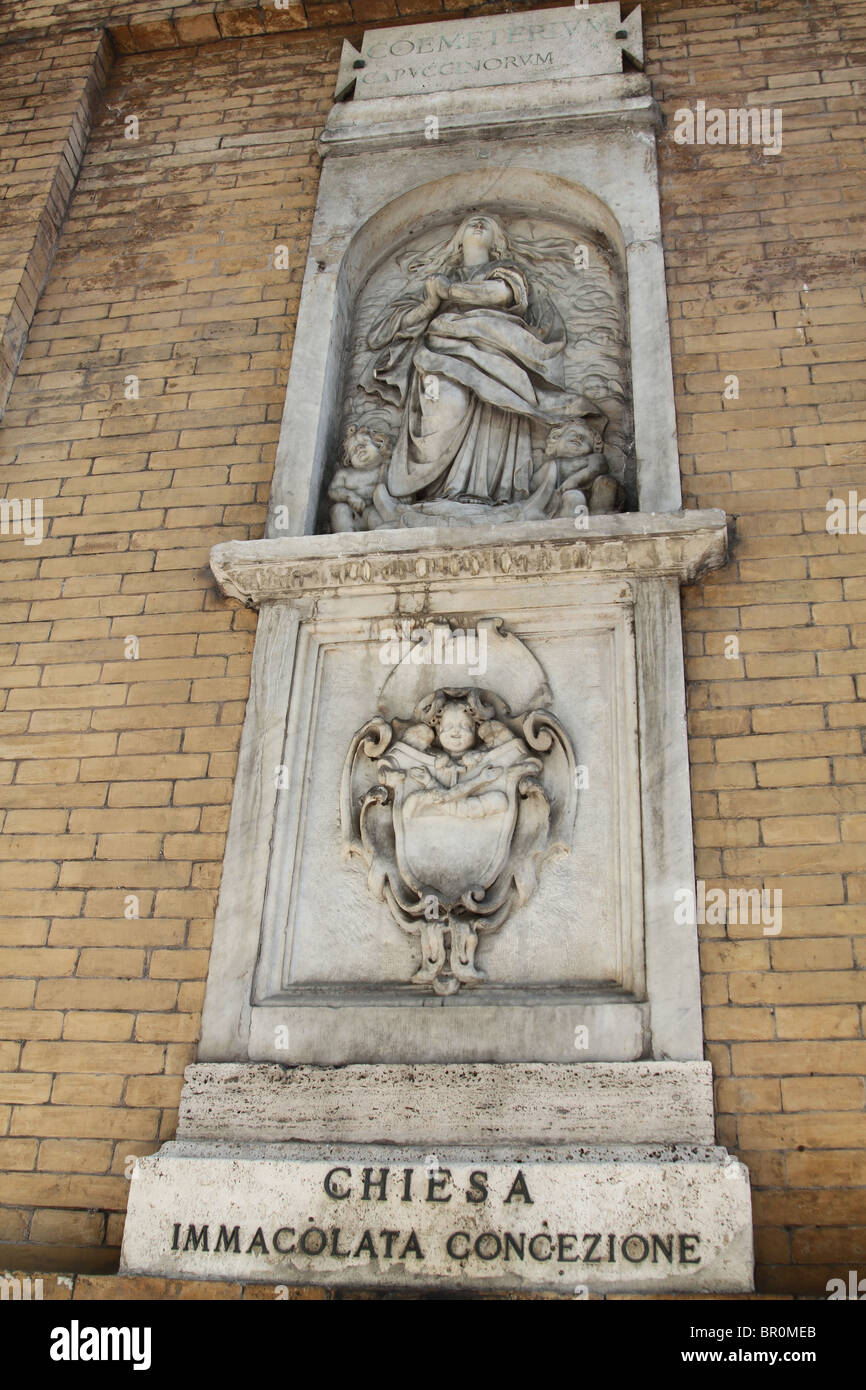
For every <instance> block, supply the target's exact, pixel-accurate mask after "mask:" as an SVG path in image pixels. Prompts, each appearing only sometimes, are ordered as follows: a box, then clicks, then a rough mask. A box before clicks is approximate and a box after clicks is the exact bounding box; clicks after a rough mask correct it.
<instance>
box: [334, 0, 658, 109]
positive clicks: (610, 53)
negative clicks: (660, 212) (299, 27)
mask: <svg viewBox="0 0 866 1390" xmlns="http://www.w3.org/2000/svg"><path fill="white" fill-rule="evenodd" d="M622 53H625V54H627V55H628V57H629V58H631V59H632V61H633V62H634V63H636V64H637V66H638V67H642V66H643V37H642V32H641V23H640V6H638V7H637V8H636V9H634V10H632V12H631V14H630V15H629V16H628V18H627V19H625V20H621V19H620V10H619V0H605V3H603V4H599V5H575V6H572V7H569V6H563V7H562V8H560V9H552V10H532V11H530V12H528V13H527V14H520V15H492V16H485V17H483V18H481V19H465V20H460V21H454V20H452V21H451V22H449V23H445V24H440V23H434V24H412V25H409V26H401V27H400V28H394V29H374V30H372V31H371V32H370V33H368V34H365V35H364V37H363V40H362V41H361V50H360V52H359V51H358V50H357V49H356V48H354V47H353V46H352V44H350V43H349V42H348V41H346V42H344V44H343V52H342V54H341V57H340V71H339V75H338V77H337V89H336V92H335V96H336V97H338V98H339V97H341V96H343V95H344V94H345V93H346V92H348V90H349V88H350V87H351V86H352V84H353V83H354V87H355V91H354V99H355V100H356V101H358V100H359V99H364V98H367V99H369V98H370V97H399V96H408V95H410V94H413V93H414V94H419V93H423V92H451V91H455V90H456V89H458V88H460V87H493V86H499V85H500V84H502V83H505V82H537V81H540V80H543V79H545V78H547V79H548V80H549V79H550V78H560V79H561V78H569V77H590V76H593V77H595V76H600V75H602V74H604V73H617V72H621V71H622V58H621V56H620V55H621V54H622Z"/></svg>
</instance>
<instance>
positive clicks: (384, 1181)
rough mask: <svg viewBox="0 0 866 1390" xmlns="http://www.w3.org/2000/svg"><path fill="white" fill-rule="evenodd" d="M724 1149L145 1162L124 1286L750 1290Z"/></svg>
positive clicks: (745, 1191)
mask: <svg viewBox="0 0 866 1390" xmlns="http://www.w3.org/2000/svg"><path fill="white" fill-rule="evenodd" d="M751 1260H752V1230H751V1214H750V1202H749V1186H748V1175H747V1172H746V1169H745V1168H744V1167H743V1165H742V1164H740V1163H738V1162H736V1160H734V1159H732V1158H730V1156H729V1155H728V1154H726V1152H725V1150H724V1149H718V1148H702V1147H700V1146H688V1147H686V1146H682V1147H678V1148H665V1147H663V1146H659V1147H655V1148H649V1147H646V1146H622V1147H618V1148H595V1149H593V1148H589V1147H587V1148H583V1149H580V1148H555V1147H548V1148H531V1147H529V1148H522V1147H520V1146H511V1147H510V1148H507V1149H506V1148H502V1149H488V1150H484V1149H477V1150H471V1149H467V1148H458V1147H451V1148H442V1149H440V1150H439V1151H438V1152H435V1153H434V1152H430V1151H428V1152H426V1153H425V1152H424V1151H423V1150H422V1149H418V1148H415V1149H409V1148H405V1149H404V1148H394V1147H380V1148H369V1149H367V1148H364V1149H360V1148H358V1147H357V1146H352V1147H351V1148H346V1147H345V1146H340V1145H320V1146H312V1145H252V1144H250V1145H232V1144H202V1143H183V1142H175V1143H171V1144H167V1145H165V1146H164V1147H163V1149H162V1150H161V1151H160V1153H159V1154H158V1155H155V1156H154V1157H152V1158H145V1159H142V1160H140V1161H139V1163H138V1164H137V1166H136V1169H135V1172H134V1174H133V1178H132V1183H131V1189H130V1214H129V1220H128V1223H127V1228H126V1235H125V1240H124V1247H123V1256H122V1266H121V1267H122V1270H123V1271H125V1272H128V1273H138V1274H148V1273H151V1272H157V1271H158V1272H160V1273H162V1274H168V1275H170V1276H187V1277H189V1276H194V1277H198V1278H211V1279H213V1278H220V1279H227V1278H228V1279H232V1280H252V1281H255V1280H261V1281H271V1282H285V1283H286V1284H289V1285H291V1284H297V1283H300V1284H309V1283H310V1282H312V1281H314V1280H316V1281H318V1280H321V1281H322V1282H324V1283H331V1284H334V1285H338V1286H347V1285H348V1286H353V1285H354V1286H359V1285H365V1284H371V1283H374V1284H376V1285H377V1286H380V1287H381V1286H384V1287H387V1286H389V1285H390V1286H392V1287H400V1288H405V1287H410V1288H411V1287H412V1286H413V1285H414V1286H421V1287H430V1286H435V1287H437V1288H445V1289H454V1288H467V1287H469V1288H478V1287H489V1288H502V1289H514V1288H540V1289H553V1290H558V1291H564V1290H566V1289H568V1288H571V1289H572V1290H573V1291H574V1292H575V1293H576V1296H584V1297H585V1296H586V1294H587V1293H588V1292H598V1291H618V1292H630V1291H633V1292H648V1291H651V1290H652V1289H653V1288H659V1287H661V1286H664V1287H665V1288H666V1289H671V1290H683V1289H692V1290H694V1291H696V1292H706V1291H716V1290H718V1291H720V1292H731V1291H736V1290H741V1291H748V1290H750V1289H751V1287H752V1277H751Z"/></svg>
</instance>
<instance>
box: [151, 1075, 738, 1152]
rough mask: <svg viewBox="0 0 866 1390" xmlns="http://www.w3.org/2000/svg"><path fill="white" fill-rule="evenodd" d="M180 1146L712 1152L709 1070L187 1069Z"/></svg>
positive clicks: (181, 1107) (181, 1104) (712, 1133)
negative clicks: (704, 1148)
mask: <svg viewBox="0 0 866 1390" xmlns="http://www.w3.org/2000/svg"><path fill="white" fill-rule="evenodd" d="M177 1138H178V1139H183V1140H191V1141H197V1140H225V1139H230V1140H232V1141H233V1142H235V1143H243V1142H246V1141H253V1142H257V1143H287V1142H292V1141H294V1142H303V1143H311V1144H319V1143H328V1142H330V1141H333V1140H339V1141H340V1142H342V1143H346V1144H403V1145H406V1146H412V1145H420V1146H423V1147H424V1149H425V1151H429V1150H430V1149H431V1148H432V1147H434V1146H435V1147H436V1148H437V1151H438V1148H439V1147H440V1146H441V1145H446V1146H447V1145H449V1144H452V1143H454V1141H455V1139H457V1138H459V1141H460V1142H461V1143H462V1144H465V1145H469V1144H472V1145H475V1144H477V1145H479V1146H480V1147H481V1148H487V1147H490V1146H496V1145H499V1144H509V1145H514V1144H535V1145H539V1144H541V1145H547V1144H557V1145H575V1144H577V1145H585V1144H705V1145H706V1144H712V1143H713V1142H714V1140H715V1122H714V1116H713V1077H712V1068H711V1067H710V1064H709V1062H656V1061H643V1062H580V1063H571V1064H562V1063H550V1062H547V1063H545V1062H510V1063H499V1062H463V1063H450V1064H449V1063H412V1064H408V1063H402V1064H401V1063H390V1064H379V1065H361V1064H355V1065H352V1066H347V1067H311V1066H296V1067H286V1066H279V1065H277V1064H275V1063H268V1062H246V1063H243V1062H198V1063H195V1064H194V1065H192V1066H189V1067H187V1069H186V1073H185V1078H184V1087H183V1093H182V1095H181V1099H180V1115H179V1117H178V1129H177Z"/></svg>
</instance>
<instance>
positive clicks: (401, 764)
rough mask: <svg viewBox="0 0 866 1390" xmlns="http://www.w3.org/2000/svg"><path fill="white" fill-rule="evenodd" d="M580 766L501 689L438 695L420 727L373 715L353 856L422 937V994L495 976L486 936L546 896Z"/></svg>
mask: <svg viewBox="0 0 866 1390" xmlns="http://www.w3.org/2000/svg"><path fill="white" fill-rule="evenodd" d="M574 788H575V759H574V752H573V749H572V746H571V743H570V740H569V738H568V735H567V734H566V732H565V730H564V729H563V728H562V726H561V724H560V723H559V721H558V720H557V719H556V717H555V716H554V715H553V714H551V713H550V712H549V710H546V709H544V708H533V709H529V710H525V711H523V712H521V713H518V714H512V713H511V712H510V711H509V708H508V706H507V704H506V702H505V701H504V700H503V699H502V698H501V697H500V696H499V695H497V694H495V693H494V692H493V691H491V690H479V689H474V688H465V687H440V688H437V689H435V690H433V691H431V692H430V693H429V694H427V695H426V696H424V697H423V698H422V699H421V700H419V701H418V702H417V703H416V705H415V707H414V710H413V714H412V717H411V718H409V719H401V718H394V719H390V720H389V719H385V718H382V717H381V716H377V717H375V718H373V719H370V720H369V721H368V722H367V723H366V724H364V726H363V727H362V728H360V729H359V730H358V731H357V733H356V734H355V735H354V737H353V739H352V742H351V745H350V747H349V752H348V756H347V758H346V762H345V766H344V771H343V779H342V789H341V808H340V809H341V822H342V829H343V843H344V851H345V853H346V855H347V857H351V856H357V857H359V858H360V859H362V860H363V862H364V863H365V864H366V866H367V871H368V872H367V885H368V888H369V890H370V892H371V894H372V895H373V897H374V898H376V899H378V900H379V901H380V902H384V903H386V904H387V906H388V908H389V909H390V912H391V915H392V917H393V918H394V921H395V922H396V923H397V925H398V926H399V927H400V928H401V929H402V930H403V931H404V932H406V933H408V934H409V935H410V936H412V937H415V938H417V940H418V944H419V947H420V953H421V962H420V966H419V969H418V970H417V971H416V973H415V974H414V975H413V976H412V983H413V984H416V985H430V986H432V988H433V990H434V991H435V993H436V994H444V995H447V994H454V993H455V992H456V991H457V990H458V989H459V988H460V986H461V985H479V984H481V983H482V982H483V981H484V980H485V979H486V975H485V973H484V971H483V970H481V969H480V968H479V967H478V966H477V965H476V963H475V952H476V948H477V945H478V939H479V936H480V935H483V934H484V933H492V932H495V931H497V930H498V929H499V928H500V927H501V926H502V924H503V923H504V922H505V921H506V920H507V919H508V917H509V916H510V915H511V913H512V912H513V911H514V910H515V908H518V907H521V906H522V905H523V904H524V903H526V902H527V901H528V900H529V898H530V897H531V896H532V894H533V893H534V891H535V888H536V886H537V882H538V874H539V871H540V869H541V866H542V864H543V863H544V861H545V859H546V858H547V857H549V855H550V854H551V853H553V852H554V851H556V850H560V851H561V850H564V849H566V848H567V847H566V845H564V844H561V843H557V835H558V832H562V833H563V834H565V835H567V834H568V832H569V830H570V827H571V824H572V823H573V820H574V813H575V800H574V798H575V792H574Z"/></svg>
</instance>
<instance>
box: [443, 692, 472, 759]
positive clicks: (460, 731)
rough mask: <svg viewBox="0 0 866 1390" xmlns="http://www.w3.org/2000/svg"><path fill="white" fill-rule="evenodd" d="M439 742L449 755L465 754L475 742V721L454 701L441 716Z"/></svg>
mask: <svg viewBox="0 0 866 1390" xmlns="http://www.w3.org/2000/svg"><path fill="white" fill-rule="evenodd" d="M439 742H440V743H441V745H442V747H443V748H444V749H445V750H446V752H448V753H465V752H466V751H467V749H469V748H471V747H472V745H473V744H474V742H475V721H474V719H473V718H472V716H471V714H470V713H469V711H468V710H466V709H464V708H463V706H462V705H459V704H457V702H456V701H454V700H452V701H451V702H449V704H447V705H446V706H445V708H444V709H443V711H442V713H441V714H440V716H439Z"/></svg>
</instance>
